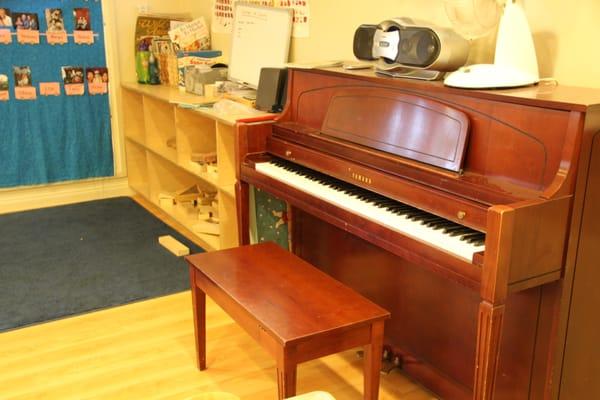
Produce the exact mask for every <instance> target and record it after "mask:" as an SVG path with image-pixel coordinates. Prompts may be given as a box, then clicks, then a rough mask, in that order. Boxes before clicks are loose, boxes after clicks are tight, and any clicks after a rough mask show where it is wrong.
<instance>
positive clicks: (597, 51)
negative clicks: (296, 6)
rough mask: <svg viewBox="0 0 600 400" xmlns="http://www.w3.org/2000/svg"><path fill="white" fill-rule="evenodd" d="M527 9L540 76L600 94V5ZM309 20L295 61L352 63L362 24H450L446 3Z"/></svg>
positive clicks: (341, 4) (197, 11) (317, 7)
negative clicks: (398, 20)
mask: <svg viewBox="0 0 600 400" xmlns="http://www.w3.org/2000/svg"><path fill="white" fill-rule="evenodd" d="M121 3H129V1H127V2H121ZM154 3H165V4H167V3H169V4H178V5H179V6H182V7H183V8H184V9H186V10H189V11H190V12H191V13H193V14H194V15H204V16H206V17H209V14H210V0H181V1H178V2H166V1H162V2H161V1H155V2H154ZM522 4H524V8H525V11H526V13H527V18H528V19H529V23H530V26H531V29H532V31H533V34H534V41H535V44H536V49H537V55H538V63H539V66H540V73H541V76H542V77H554V78H556V79H558V81H559V82H560V83H561V84H564V85H574V86H590V87H598V88H600V67H598V66H599V65H600V48H599V47H598V45H597V40H598V38H600V23H599V22H598V21H600V1H599V0H570V1H566V0H523V1H522ZM310 14H311V18H312V20H311V25H310V34H311V35H310V37H309V38H306V39H294V40H293V41H292V49H291V54H290V56H291V60H292V61H315V60H331V59H353V56H352V36H353V34H354V30H355V29H356V27H357V26H358V25H360V24H361V23H378V22H380V21H382V20H384V19H388V18H391V17H396V16H411V17H413V18H419V19H425V20H429V21H431V22H433V23H436V24H438V25H444V26H447V25H448V24H449V21H448V19H447V18H446V14H445V11H444V8H443V2H442V0H413V1H408V0H404V1H400V0H377V1H365V0H345V1H340V0H310ZM213 43H214V45H215V48H220V49H221V50H223V51H224V53H225V54H226V55H227V54H228V52H229V51H228V50H229V46H230V44H229V37H228V35H222V34H221V35H215V37H213ZM486 45H491V46H486ZM492 46H493V38H487V39H485V40H482V41H480V43H478V44H477V49H476V51H474V52H473V54H472V57H471V60H472V61H477V62H489V61H491V57H492V55H493V47H492Z"/></svg>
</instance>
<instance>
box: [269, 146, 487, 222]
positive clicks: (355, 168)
mask: <svg viewBox="0 0 600 400" xmlns="http://www.w3.org/2000/svg"><path fill="white" fill-rule="evenodd" d="M267 151H268V152H269V153H270V154H273V155H275V156H277V157H281V158H283V159H286V160H289V161H291V162H294V163H296V164H300V165H304V166H306V167H308V168H312V169H314V170H317V171H320V172H323V173H325V174H327V175H331V176H333V177H335V178H338V179H341V180H343V181H346V182H351V183H353V184H355V185H357V186H360V187H363V188H365V189H367V190H371V191H373V192H376V193H379V194H382V195H384V196H386V197H390V198H392V199H394V200H398V201H400V202H402V203H406V204H410V205H412V206H414V207H417V208H420V209H422V210H425V211H428V212H431V213H432V214H436V215H439V216H441V217H444V218H446V219H449V220H451V221H454V222H456V223H458V224H461V225H464V226H468V227H470V228H473V229H475V230H478V231H481V232H485V230H486V221H487V216H486V213H487V209H488V205H486V204H482V203H478V202H475V201H471V200H469V199H464V198H461V197H458V196H455V195H452V194H450V193H447V192H445V191H442V190H436V189H434V188H432V187H429V186H427V185H423V184H420V183H417V182H414V181H412V180H408V179H404V178H402V177H397V176H394V175H390V174H386V173H384V172H382V171H380V170H378V169H374V168H369V167H367V166H364V165H361V164H357V163H354V162H351V161H346V160H344V159H340V158H338V157H334V156H331V155H328V154H324V153H322V152H319V151H317V150H314V149H311V148H306V147H303V146H300V145H298V144H296V143H292V142H287V141H284V140H281V139H279V138H270V139H269V140H268V141H267Z"/></svg>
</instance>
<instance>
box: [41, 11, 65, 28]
mask: <svg viewBox="0 0 600 400" xmlns="http://www.w3.org/2000/svg"><path fill="white" fill-rule="evenodd" d="M45 14H46V25H47V29H48V31H49V32H56V31H64V30H65V20H64V17H63V12H62V10H61V9H60V8H46V13H45Z"/></svg>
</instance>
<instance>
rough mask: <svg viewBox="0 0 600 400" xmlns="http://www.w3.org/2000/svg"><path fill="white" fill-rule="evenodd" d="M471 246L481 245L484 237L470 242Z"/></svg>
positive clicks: (483, 242)
mask: <svg viewBox="0 0 600 400" xmlns="http://www.w3.org/2000/svg"><path fill="white" fill-rule="evenodd" d="M471 244H472V245H473V246H483V245H484V244H485V237H484V238H483V239H479V240H476V241H474V242H472V243H471Z"/></svg>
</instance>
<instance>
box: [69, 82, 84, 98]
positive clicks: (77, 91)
mask: <svg viewBox="0 0 600 400" xmlns="http://www.w3.org/2000/svg"><path fill="white" fill-rule="evenodd" d="M65 93H66V94H67V96H83V94H84V93H85V86H84V85H83V83H70V84H68V85H65Z"/></svg>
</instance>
